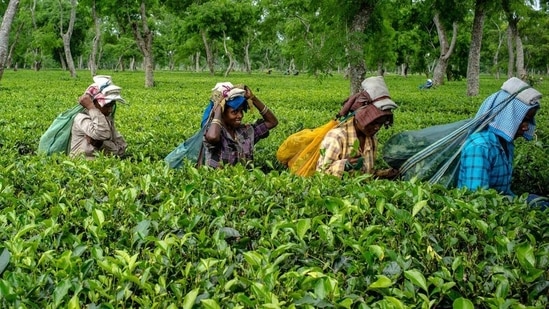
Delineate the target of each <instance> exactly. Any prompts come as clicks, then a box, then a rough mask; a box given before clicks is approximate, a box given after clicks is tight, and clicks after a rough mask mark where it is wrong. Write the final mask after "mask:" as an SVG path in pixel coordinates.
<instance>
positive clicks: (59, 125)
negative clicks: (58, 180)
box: [38, 75, 125, 155]
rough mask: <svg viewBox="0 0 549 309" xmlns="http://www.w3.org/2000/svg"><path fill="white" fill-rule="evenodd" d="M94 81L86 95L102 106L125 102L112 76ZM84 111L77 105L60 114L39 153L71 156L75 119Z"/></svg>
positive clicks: (47, 133) (104, 76)
mask: <svg viewBox="0 0 549 309" xmlns="http://www.w3.org/2000/svg"><path fill="white" fill-rule="evenodd" d="M93 81H94V83H93V84H91V85H90V86H89V87H88V88H87V89H86V91H85V93H86V94H87V95H90V96H91V97H93V98H97V99H98V101H99V103H100V104H104V103H105V102H111V101H113V100H116V101H120V102H125V100H124V99H122V97H121V96H120V87H118V86H115V85H113V84H112V79H111V77H110V76H106V75H96V76H94V77H93ZM84 110H85V108H84V107H83V106H82V105H80V104H77V105H75V106H74V107H72V108H70V109H68V110H66V111H64V112H62V113H61V114H59V115H58V116H57V117H56V118H55V119H54V121H53V122H52V124H51V125H50V126H49V128H48V129H47V130H46V132H44V134H42V136H41V137H40V142H39V145H38V152H39V153H44V154H46V155H51V154H54V153H64V154H69V152H70V147H71V143H70V141H71V130H72V124H73V122H74V118H75V117H76V115H78V114H79V113H81V112H83V111H84ZM113 114H114V112H113Z"/></svg>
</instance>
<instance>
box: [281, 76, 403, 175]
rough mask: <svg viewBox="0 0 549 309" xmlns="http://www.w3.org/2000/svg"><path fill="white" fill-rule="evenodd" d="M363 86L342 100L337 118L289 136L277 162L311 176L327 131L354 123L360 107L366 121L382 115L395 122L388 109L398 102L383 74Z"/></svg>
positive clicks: (298, 173) (361, 115) (367, 80)
mask: <svg viewBox="0 0 549 309" xmlns="http://www.w3.org/2000/svg"><path fill="white" fill-rule="evenodd" d="M362 89H363V90H362V91H361V92H359V93H356V94H354V95H351V96H350V97H348V98H347V99H346V100H345V101H344V102H343V104H342V107H341V109H340V110H339V112H338V113H337V115H336V117H335V119H333V120H330V121H329V122H327V123H326V124H324V125H322V126H320V127H317V128H315V129H305V130H302V131H299V132H296V133H294V134H292V135H290V136H289V137H288V138H286V140H285V141H284V142H283V143H282V144H281V145H280V146H279V148H278V151H277V153H276V157H277V159H278V161H279V162H280V163H282V164H283V165H285V166H287V167H288V168H289V170H290V172H292V173H294V174H296V175H300V176H311V175H313V174H314V173H315V171H316V170H317V168H318V165H319V158H320V157H321V144H322V142H323V140H324V138H325V137H326V135H327V134H328V132H330V131H331V130H332V129H335V128H338V127H343V126H346V125H349V121H351V125H352V121H353V120H354V118H355V114H356V112H357V111H358V110H361V109H362V113H361V114H360V115H359V116H357V117H358V118H360V119H361V120H363V121H364V122H369V121H370V120H372V119H374V118H377V117H379V116H382V115H390V116H391V122H392V113H390V112H389V111H390V110H392V109H394V108H396V107H397V105H396V104H395V103H394V102H393V101H392V100H391V98H390V96H389V91H388V90H387V86H386V84H385V81H384V80H383V77H381V76H376V77H370V78H367V79H365V80H364V81H363V82H362ZM368 106H370V107H368ZM367 161H370V160H367ZM321 164H323V163H321Z"/></svg>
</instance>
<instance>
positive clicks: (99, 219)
mask: <svg viewBox="0 0 549 309" xmlns="http://www.w3.org/2000/svg"><path fill="white" fill-rule="evenodd" d="M92 216H93V222H95V224H96V225H97V226H99V227H102V226H103V222H105V215H104V214H103V211H102V210H101V209H97V208H96V209H94V210H93V213H92Z"/></svg>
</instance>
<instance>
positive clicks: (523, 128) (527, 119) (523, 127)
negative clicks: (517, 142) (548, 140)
mask: <svg viewBox="0 0 549 309" xmlns="http://www.w3.org/2000/svg"><path fill="white" fill-rule="evenodd" d="M537 111H538V109H537V108H532V109H531V110H529V111H528V113H526V116H524V119H522V122H521V123H520V125H519V127H518V129H517V133H515V139H517V138H519V137H521V136H524V133H526V132H527V131H528V129H529V128H530V126H532V125H534V117H535V116H536V113H537Z"/></svg>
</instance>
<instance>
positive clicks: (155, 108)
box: [0, 70, 549, 308]
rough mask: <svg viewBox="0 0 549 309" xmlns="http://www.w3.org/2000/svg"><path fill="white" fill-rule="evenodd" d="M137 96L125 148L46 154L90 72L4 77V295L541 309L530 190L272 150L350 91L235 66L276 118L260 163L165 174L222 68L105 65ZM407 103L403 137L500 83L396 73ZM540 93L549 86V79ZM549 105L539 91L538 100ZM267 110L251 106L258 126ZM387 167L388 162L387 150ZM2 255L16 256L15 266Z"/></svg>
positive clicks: (457, 116)
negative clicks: (47, 135)
mask: <svg viewBox="0 0 549 309" xmlns="http://www.w3.org/2000/svg"><path fill="white" fill-rule="evenodd" d="M99 73H100V74H108V75H111V76H113V80H114V82H115V83H116V84H118V85H120V86H122V88H123V96H124V97H125V98H126V99H127V100H128V101H129V104H128V105H120V106H118V110H117V114H116V116H117V120H116V121H117V125H118V129H119V131H120V132H121V133H122V134H124V136H125V137H126V139H127V141H128V144H129V151H130V153H131V155H130V157H129V158H128V159H125V160H117V159H113V158H107V157H105V158H99V159H97V160H95V161H85V160H70V159H68V158H67V157H65V156H53V157H43V156H40V155H36V154H35V153H34V152H35V150H36V147H37V145H38V140H39V138H40V135H41V134H42V133H43V132H44V131H45V130H46V128H47V127H48V126H49V124H50V123H51V121H52V120H53V119H54V118H55V116H56V115H57V114H59V113H60V112H62V111H64V110H65V109H68V108H70V107H72V106H73V105H74V104H76V99H77V97H78V96H79V95H80V94H81V93H83V91H84V89H85V88H86V87H87V86H88V85H89V83H91V78H90V77H89V76H87V77H86V72H80V73H79V77H78V78H76V79H71V78H69V77H68V75H67V74H66V72H63V71H43V72H41V73H40V74H36V73H35V72H32V71H27V70H19V71H17V72H13V71H6V72H5V75H4V79H3V84H2V86H1V87H0V101H1V102H3V103H2V104H1V105H0V111H1V112H0V124H1V125H2V130H1V131H0V160H1V163H0V227H1V229H0V237H1V241H2V246H1V247H0V253H1V252H2V249H5V250H6V251H4V254H3V255H0V272H2V270H3V272H2V274H1V277H0V303H1V304H2V307H23V308H31V307H32V308H34V307H52V308H53V307H69V308H81V307H83V306H89V308H98V307H104V308H115V307H147V308H167V307H172V308H176V307H177V308H181V307H183V308H191V307H193V306H197V307H198V306H202V307H205V308H220V307H223V308H242V307H244V308H257V307H265V308H277V307H280V308H283V307H284V308H292V307H305V308H312V307H339V308H368V307H370V308H417V307H423V308H429V307H432V306H436V307H442V308H444V307H452V306H454V307H455V308H472V306H473V305H475V306H478V307H486V308H499V307H506V306H511V307H514V306H516V307H521V306H530V307H532V308H545V307H547V305H548V304H549V300H548V296H547V295H548V294H549V293H548V291H549V273H548V272H547V269H548V268H549V245H548V244H549V241H548V240H549V221H548V220H547V216H546V213H540V212H539V211H537V210H532V209H528V208H527V207H526V206H525V204H524V200H523V197H522V196H519V197H517V198H516V199H514V200H508V199H507V198H505V197H502V196H500V195H498V194H496V193H495V192H493V191H478V192H473V193H471V192H465V191H462V190H456V189H452V190H447V189H444V188H441V187H438V186H428V185H426V184H423V183H419V182H415V181H411V182H403V181H394V182H390V181H376V180H373V179H371V178H370V177H369V176H363V177H357V178H352V179H347V178H346V179H343V180H339V179H336V178H334V177H331V176H326V175H315V176H314V177H312V178H300V177H296V176H293V175H291V174H288V172H287V171H286V170H285V169H284V168H283V167H281V166H279V165H278V164H277V162H276V159H275V152H276V150H277V148H278V146H279V145H280V144H281V143H282V141H283V140H284V139H285V138H286V137H287V136H288V135H290V134H292V133H294V132H296V131H298V130H300V129H302V128H313V127H317V126H320V125H322V124H324V123H326V122H327V121H329V120H330V119H331V118H332V117H333V116H334V115H335V114H336V113H337V111H338V110H339V107H340V104H341V102H342V101H343V100H344V99H345V98H346V97H347V95H348V81H346V80H345V79H344V78H343V77H342V76H340V75H334V76H332V77H327V78H324V79H322V80H317V79H313V78H310V77H307V76H302V75H298V76H292V75H283V74H280V73H275V74H271V75H267V74H259V73H255V74H251V75H248V74H235V75H233V76H232V77H231V79H230V80H231V82H233V83H245V84H247V85H249V86H250V87H251V88H252V89H253V91H254V92H255V94H256V95H257V96H258V97H260V98H261V99H262V100H263V101H264V102H265V103H266V104H267V105H268V106H269V107H270V108H271V110H273V111H274V113H275V114H276V115H277V117H278V118H279V121H280V124H279V126H278V127H277V128H276V129H274V130H273V131H272V134H271V135H270V137H269V138H268V139H266V140H264V141H261V142H260V143H259V144H258V146H257V152H256V153H257V156H256V168H254V169H252V170H244V169H243V168H242V167H234V168H227V169H224V170H219V171H212V170H209V169H204V168H203V169H198V170H197V169H194V168H192V167H190V166H187V167H186V168H185V169H183V170H169V169H167V168H166V166H165V164H164V162H163V161H162V159H163V158H164V156H165V155H167V154H168V153H169V152H170V151H171V150H173V148H175V147H176V146H177V145H178V144H179V143H181V142H182V141H183V140H185V139H186V138H188V137H190V136H191V135H192V134H194V133H195V132H196V131H197V130H198V127H199V122H200V119H201V116H202V111H203V109H204V108H205V106H206V104H207V101H208V98H209V95H210V89H211V88H212V87H213V85H215V83H216V82H219V81H224V80H225V78H223V77H220V76H213V77H212V76H210V75H207V74H201V73H180V72H177V73H176V72H157V73H156V82H157V85H156V87H154V88H149V89H144V88H143V87H142V81H141V79H142V77H141V74H140V73H132V72H112V71H102V72H99ZM386 82H387V84H388V87H389V90H390V93H391V95H392V97H393V99H394V100H395V101H396V102H397V103H398V104H399V106H400V107H399V108H398V109H397V110H396V111H395V124H394V126H393V127H391V128H390V129H388V130H382V131H380V133H379V140H380V143H381V144H383V142H384V141H386V140H387V139H388V138H389V137H390V136H391V135H392V134H395V133H397V132H400V131H403V130H414V129H419V128H423V127H427V126H431V125H435V124H441V123H447V122H452V121H457V120H461V119H465V118H469V117H472V116H473V115H474V114H475V112H476V110H477V108H478V107H479V106H480V104H481V102H482V101H483V99H484V98H485V97H486V96H488V95H489V94H491V93H492V92H494V91H496V90H497V89H499V87H500V86H501V84H502V83H503V80H495V79H493V78H491V77H487V76H484V77H483V78H482V79H481V95H480V96H478V97H467V96H466V95H465V87H466V86H465V82H461V81H454V82H450V83H447V84H446V85H445V86H444V87H439V88H434V89H430V90H421V91H420V90H419V89H418V86H419V85H420V84H421V83H423V82H424V77H421V76H410V77H409V78H403V77H400V76H395V75H388V76H386ZM536 88H537V89H539V90H540V91H542V92H543V93H544V95H545V96H547V95H549V93H547V89H549V88H548V87H547V81H541V82H539V84H538V85H536ZM542 104H543V103H542ZM547 115H548V112H547V111H546V109H544V108H543V107H542V109H541V111H540V113H539V115H538V117H537V122H538V131H537V140H536V141H535V142H532V143H523V142H519V143H518V147H517V158H516V160H517V162H516V173H515V177H514V180H513V186H514V188H515V191H516V192H517V193H522V192H526V191H529V192H536V193H541V194H545V195H547V194H548V192H547V188H549V184H548V181H549V171H548V169H547V166H549V161H548V160H549V159H547V157H546V153H547V144H548V141H549V136H548V133H549V132H548V129H547V126H546V124H547V123H548V122H547ZM257 117H258V113H257V111H255V112H252V113H248V114H247V115H246V116H245V121H246V122H251V121H253V119H255V118H257ZM378 164H379V165H383V162H382V161H380V162H378ZM7 252H9V253H10V255H11V258H10V259H9V262H8V260H7Z"/></svg>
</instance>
